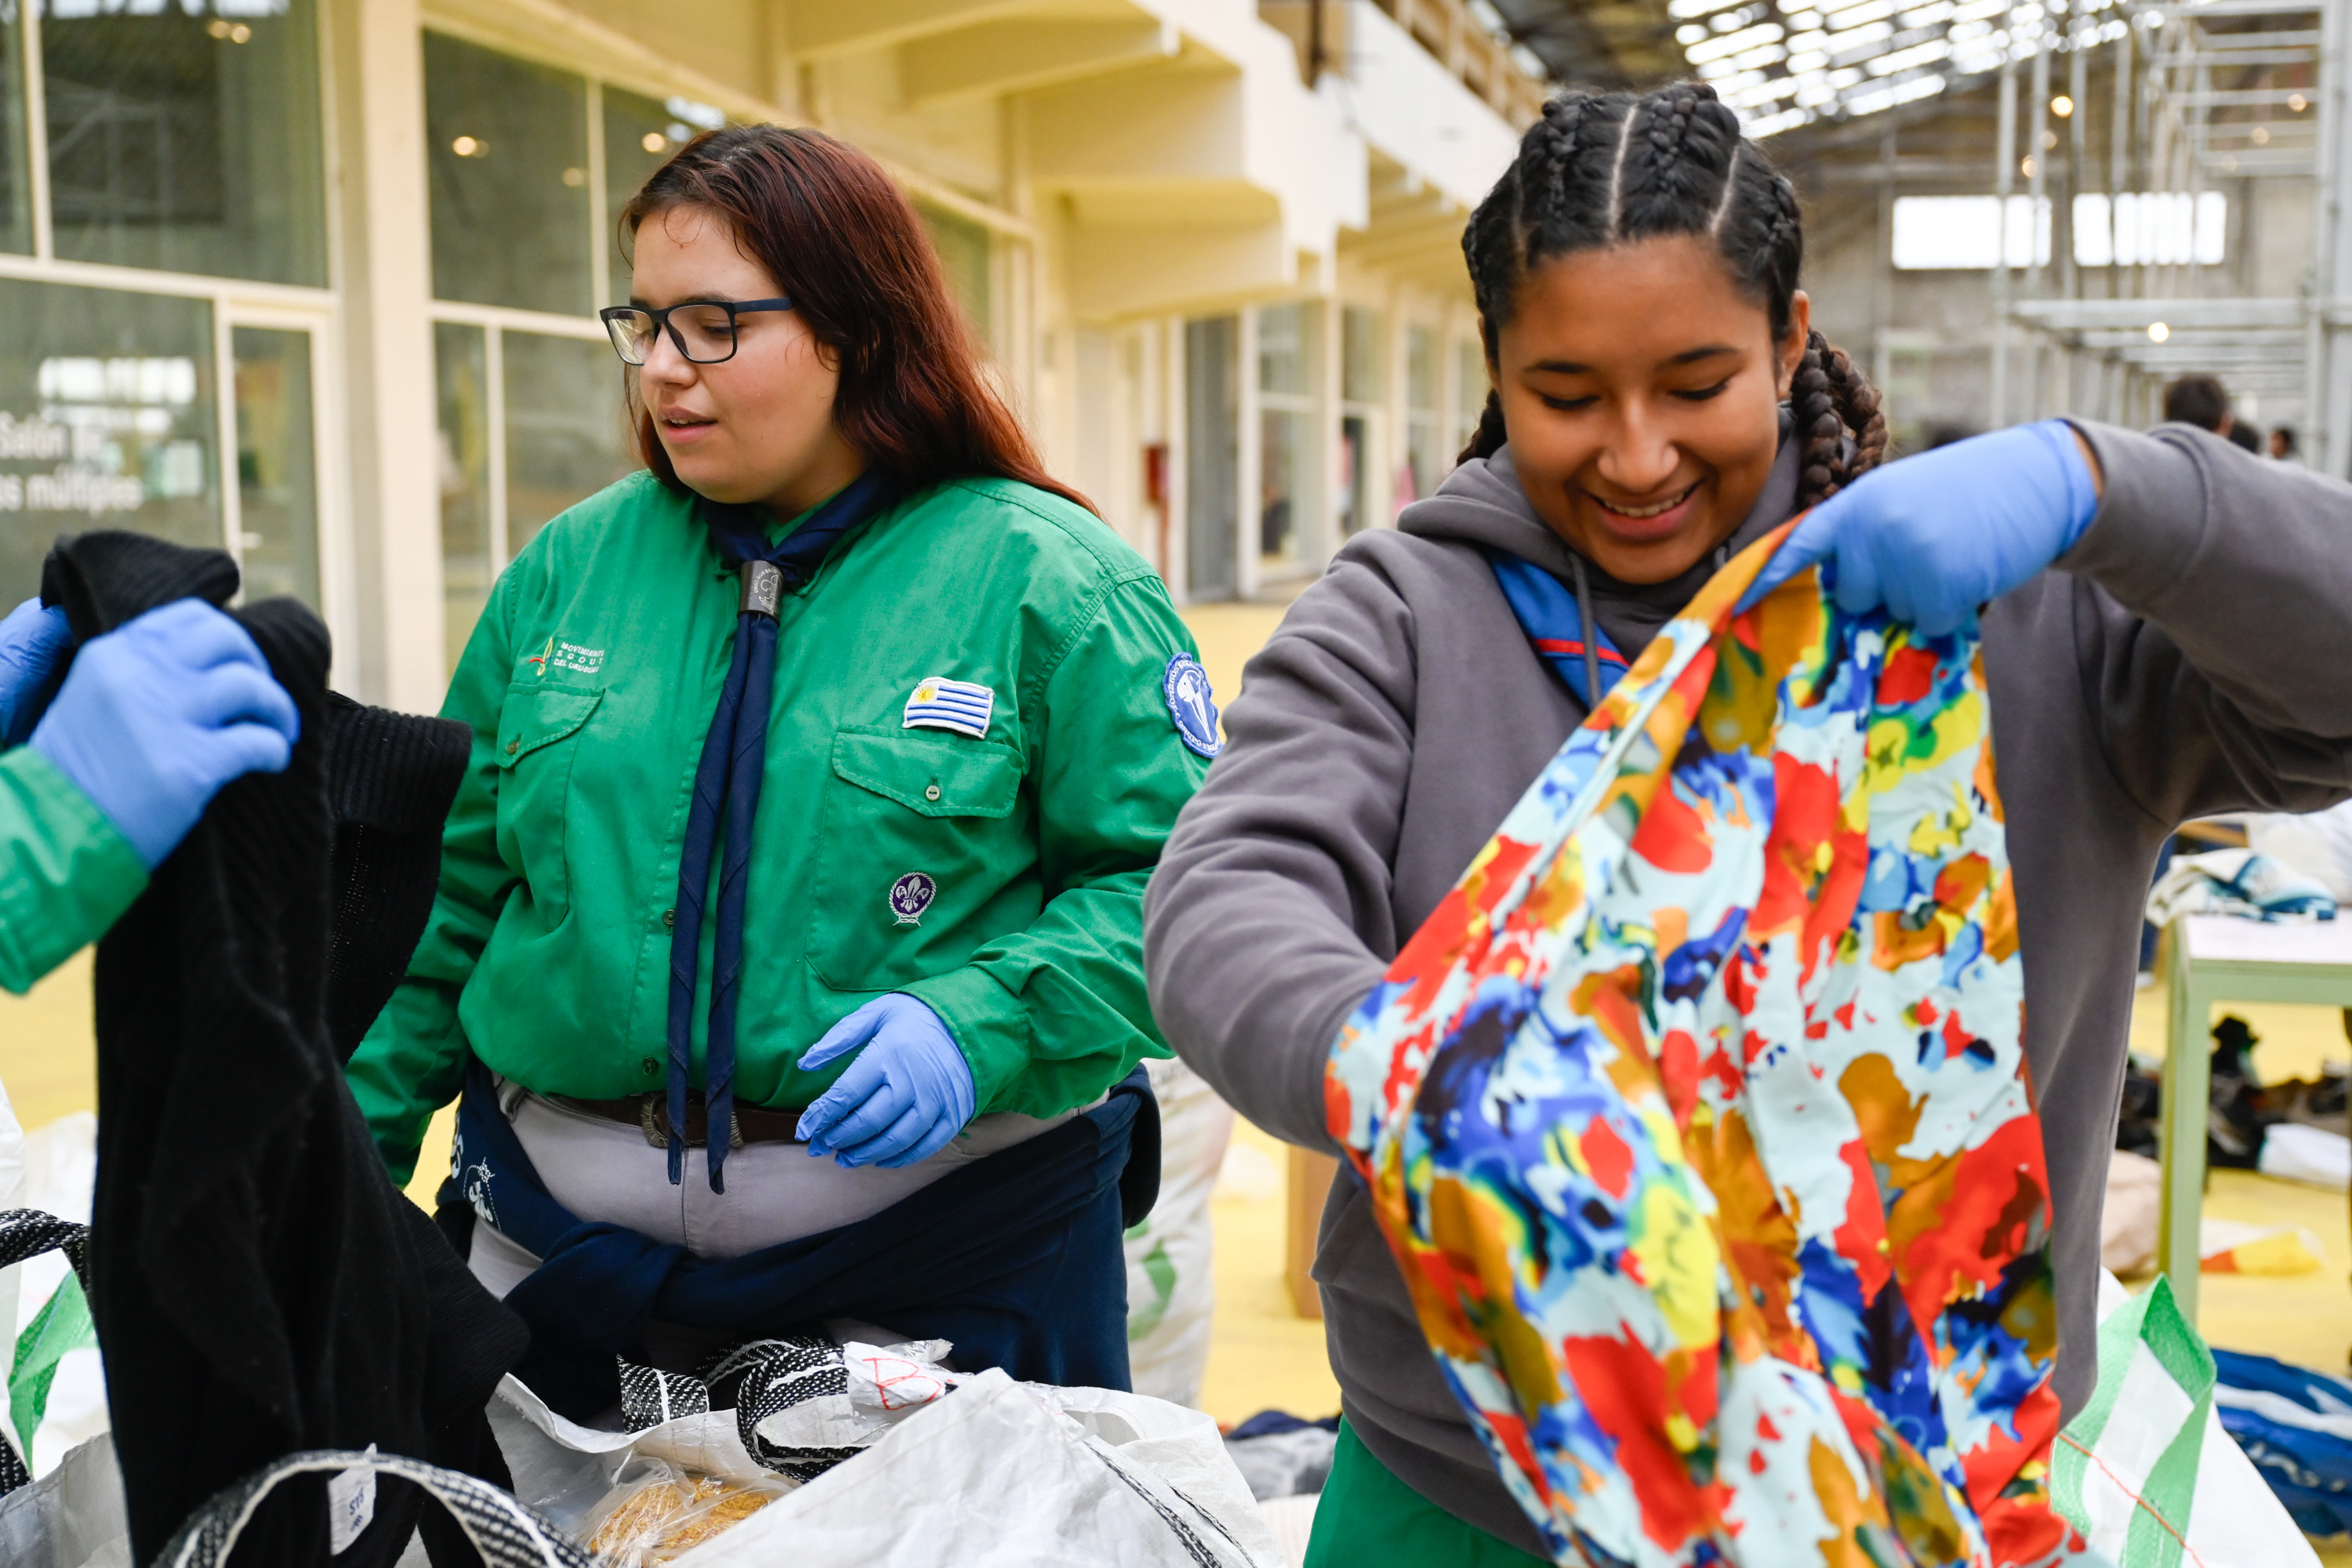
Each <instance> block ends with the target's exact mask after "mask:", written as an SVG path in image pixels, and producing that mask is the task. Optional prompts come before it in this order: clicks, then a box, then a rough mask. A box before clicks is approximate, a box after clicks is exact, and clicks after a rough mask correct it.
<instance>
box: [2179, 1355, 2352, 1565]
mask: <svg viewBox="0 0 2352 1568" xmlns="http://www.w3.org/2000/svg"><path fill="white" fill-rule="evenodd" d="M2213 1366H2214V1371H2215V1372H2216V1373H2217V1374H2218V1376H2219V1381H2218V1382H2217V1383H2216V1384H2215V1385H2214V1388H2213V1403H2214V1405H2216V1406H2217V1407H2218V1408H2219V1410H2220V1413H2221V1426H2222V1428H2223V1430H2225V1431H2227V1432H2228V1433H2229V1434H2230V1436H2232V1437H2234V1438H2236V1439H2237V1440H2238V1447H2240V1448H2241V1449H2242V1450H2244V1452H2245V1456H2246V1458H2249V1459H2252V1461H2253V1462H2254V1468H2256V1469H2257V1470H2260V1471H2261V1472H2262V1476H2263V1479H2264V1480H2265V1481H2268V1482H2269V1483H2270V1488H2271V1490H2272V1491H2273V1493H2274V1494H2276V1496H2277V1497H2278V1500H2280V1501H2281V1502H2283V1503H2284V1504H2285V1505H2286V1510H2287V1512H2288V1513H2289V1514H2291V1515H2293V1516H2294V1522H2295V1524H2296V1525H2297V1526H2298V1527H2299V1528H2300V1529H2302V1530H2303V1531H2305V1533H2306V1534H2310V1535H2336V1534H2339V1533H2341V1532H2342V1531H2347V1530H2352V1383H2347V1382H2346V1381H2345V1380H2344V1379H2343V1378H2340V1377H2330V1376H2328V1375H2327V1374H2326V1373H2321V1372H2314V1371H2312V1370H2310V1369H2309V1368H2308V1367H2300V1366H2291V1365H2289V1364H2288V1363H2285V1362H2283V1361H2273V1359H2272V1358H2270V1357H2269V1356H2263V1355H2251V1354H2248V1353H2247V1352H2243V1351H2225V1350H2217V1351H2215V1352H2213Z"/></svg>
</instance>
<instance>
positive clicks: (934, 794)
mask: <svg viewBox="0 0 2352 1568" xmlns="http://www.w3.org/2000/svg"><path fill="white" fill-rule="evenodd" d="M923 798H924V799H925V800H937V799H939V798H940V786H939V785H937V784H933V785H932V786H931V787H930V788H929V789H927V790H925V791H924V792H923Z"/></svg>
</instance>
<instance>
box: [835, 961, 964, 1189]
mask: <svg viewBox="0 0 2352 1568" xmlns="http://www.w3.org/2000/svg"><path fill="white" fill-rule="evenodd" d="M860 1047H864V1048H863V1049H860ZM852 1051H856V1052H857V1053H858V1055H857V1059H856V1061H854V1062H852V1063H850V1064H849V1070H848V1071H847V1072H845V1073H843V1074H842V1075H841V1077H840V1078H839V1079H837V1080H835V1083H834V1086H833V1087H832V1088H831V1089H826V1090H825V1091H824V1093H823V1094H822V1095H819V1096H818V1097H817V1100H816V1103H815V1104H814V1105H812V1106H810V1107H809V1108H808V1109H807V1110H803V1111H802V1112H801V1136H802V1137H803V1138H806V1139H807V1140H808V1141H809V1152H810V1153H811V1154H831V1155H832V1156H833V1158H834V1163H835V1164H838V1165H845V1166H853V1165H879V1166H881V1167H882V1168H883V1169H885V1170H889V1171H895V1170H898V1168H899V1167H900V1166H902V1165H911V1164H913V1163H915V1162H917V1161H918V1160H928V1159H929V1158H930V1157H931V1156H932V1155H934V1154H936V1153H938V1152H940V1150H942V1149H944V1148H946V1147H947V1146H948V1143H949V1142H950V1140H951V1139H953V1138H954V1137H955V1135H956V1134H957V1133H959V1132H961V1131H963V1128H964V1123H966V1122H968V1121H971V1112H972V1103H973V1096H974V1090H973V1089H972V1082H971V1064H970V1063H968V1062H966V1061H965V1060H964V1059H963V1052H962V1051H961V1049H959V1048H958V1047H957V1046H956V1043H955V1037H954V1036H953V1035H950V1033H948V1026H946V1025H945V1024H943V1023H941V1022H940V1016H939V1015H938V1014H937V1013H934V1012H932V1011H931V1010H930V1009H929V1007H926V1006H924V1005H923V1004H922V1003H920V1002H919V1001H917V1000H916V999H915V998H914V997H912V996H903V995H899V994H896V993H893V994H890V995H888V996H877V997H876V998H875V999H874V1000H873V1001H871V1002H868V1003H867V1004H866V1005H865V1006H863V1007H860V1008H859V1009H857V1011H856V1012H855V1013H852V1014H851V1015H850V1016H848V1017H846V1018H844V1019H843V1020H842V1021H841V1022H840V1023H838V1024H835V1026H833V1027H832V1028H830V1029H827V1030H826V1031H825V1032H824V1038H823V1039H821V1040H819V1041H817V1043H816V1044H815V1045H814V1046H811V1047H809V1048H808V1051H807V1053H806V1054H805V1055H803V1057H802V1058H801V1059H800V1061H799V1062H798V1063H797V1064H795V1065H797V1066H798V1067H799V1068H800V1069H801V1070H802V1071H803V1072H814V1071H816V1070H817V1069H818V1068H822V1067H824V1066H826V1065H827V1064H828V1063H831V1062H835V1061H838V1060H840V1059H841V1058H843V1057H845V1056H847V1055H849V1053H850V1052H852Z"/></svg>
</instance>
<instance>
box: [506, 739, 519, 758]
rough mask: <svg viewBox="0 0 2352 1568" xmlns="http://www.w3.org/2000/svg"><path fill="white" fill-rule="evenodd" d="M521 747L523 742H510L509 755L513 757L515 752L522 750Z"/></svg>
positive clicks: (508, 744) (508, 746)
mask: <svg viewBox="0 0 2352 1568" xmlns="http://www.w3.org/2000/svg"><path fill="white" fill-rule="evenodd" d="M521 746H522V742H520V741H509V742H507V755H508V756H509V757H511V756H513V755H514V754H515V752H517V751H518V750H520V748H521Z"/></svg>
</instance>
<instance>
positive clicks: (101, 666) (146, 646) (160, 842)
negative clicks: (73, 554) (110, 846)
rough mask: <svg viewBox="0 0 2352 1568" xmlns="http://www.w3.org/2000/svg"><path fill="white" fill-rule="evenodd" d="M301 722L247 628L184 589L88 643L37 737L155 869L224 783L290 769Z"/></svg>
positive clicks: (43, 752)
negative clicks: (174, 599) (179, 595)
mask: <svg viewBox="0 0 2352 1568" xmlns="http://www.w3.org/2000/svg"><path fill="white" fill-rule="evenodd" d="M301 731H302V721H301V717H300V715H299V714H298V713H297V712H296V711H295V710H294V700H293V699H292V698H290V697H289V696H287V695H286V689H285V688H284V687H282V686H280V685H278V682H277V681H276V680H275V679H271V677H270V674H269V665H268V661H266V660H265V659H263V658H262V657H261V650H260V649H259V648H257V647H254V646H253V639H252V638H251V637H247V636H246V634H245V628H244V627H243V626H238V625H237V624H236V622H235V621H233V620H230V619H229V618H228V617H227V616H225V615H223V614H221V612H220V611H218V610H215V609H214V608H213V607H212V606H211V605H207V604H205V603H204V602H203V601H202V600H198V599H181V600H179V601H177V602H175V603H173V604H169V605H164V606H163V608H161V609H157V610H150V611H148V612H147V613H146V614H145V615H143V616H140V617H139V618H138V619H137V620H135V621H131V622H130V623H128V624H127V625H124V626H118V627H117V628H115V629H114V630H113V631H110V632H109V633H107V634H106V635H105V636H104V637H92V638H90V639H89V641H88V642H87V643H84V644H83V645H82V647H81V651H80V652H79V653H78V654H76V655H75V656H74V661H73V668H71V669H69V670H68V671H67V674H66V680H65V685H64V686H63V687H62V688H61V689H59V690H58V700H56V701H55V702H52V703H51V704H49V710H48V712H47V713H46V714H44V715H42V718H41V721H40V723H39V724H38V725H37V726H35V728H34V730H33V740H32V746H33V750H35V751H37V752H40V753H41V755H43V756H45V757H47V758H48V760H49V761H50V762H51V763H54V764H55V765H56V767H57V770H58V772H59V773H63V774H65V776H66V777H68V778H69V779H71V780H72V781H73V782H74V783H75V784H77V785H79V787H80V789H81V792H82V793H83V794H84V795H88V796H89V798H90V800H91V801H92V802H93V803H95V804H96V805H97V806H98V809H99V810H100V811H101V812H103V813H105V815H106V819H107V820H108V821H109V822H111V823H113V824H114V826H115V828H116V829H117V831H119V832H121V835H122V837H125V838H127V839H129V840H130V841H131V847H132V848H133V849H135V850H137V851H138V852H139V858H141V859H142V860H143V861H145V862H146V863H147V868H148V869H149V870H151V871H152V870H153V869H154V868H156V867H157V866H160V865H162V864H163V857H165V856H166V855H169V854H170V853H171V852H172V851H173V849H175V848H177V847H179V843H180V840H181V839H183V838H185V837H187V836H188V830H189V829H190V828H192V827H194V826H195V825H196V820H197V819H198V818H199V817H201V816H204V814H205V806H206V805H210V804H211V803H212V798H213V796H214V795H217V794H219V793H220V789H221V786H222V785H223V784H227V783H228V782H229V781H230V780H231V779H235V778H239V777H242V776H243V775H245V774H247V773H254V772H256V771H259V772H263V773H278V772H282V771H283V770H284V769H285V766H286V764H287V763H289V762H290V761H292V760H293V756H294V742H295V741H296V739H297V738H298V737H299V735H300V734H301Z"/></svg>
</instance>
